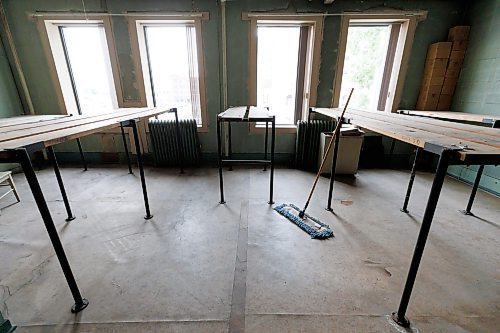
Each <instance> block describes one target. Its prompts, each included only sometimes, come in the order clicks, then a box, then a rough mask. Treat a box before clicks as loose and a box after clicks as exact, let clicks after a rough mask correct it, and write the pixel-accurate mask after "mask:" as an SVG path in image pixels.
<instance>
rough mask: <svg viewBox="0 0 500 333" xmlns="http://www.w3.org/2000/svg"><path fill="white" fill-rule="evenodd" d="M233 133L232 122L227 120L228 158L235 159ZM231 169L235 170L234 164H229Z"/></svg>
mask: <svg viewBox="0 0 500 333" xmlns="http://www.w3.org/2000/svg"><path fill="white" fill-rule="evenodd" d="M232 137H233V135H232V133H231V122H230V121H228V122H227V145H228V156H227V157H228V159H230V160H232V159H233V142H232ZM229 171H233V165H232V164H229Z"/></svg>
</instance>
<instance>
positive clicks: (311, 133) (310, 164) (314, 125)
mask: <svg viewBox="0 0 500 333" xmlns="http://www.w3.org/2000/svg"><path fill="white" fill-rule="evenodd" d="M334 128H335V121H334V120H307V121H305V120H299V121H298V122H297V141H296V143H295V167H296V168H297V169H305V170H309V169H314V170H315V169H316V168H317V164H318V152H319V145H320V139H321V133H322V132H331V131H333V129H334Z"/></svg>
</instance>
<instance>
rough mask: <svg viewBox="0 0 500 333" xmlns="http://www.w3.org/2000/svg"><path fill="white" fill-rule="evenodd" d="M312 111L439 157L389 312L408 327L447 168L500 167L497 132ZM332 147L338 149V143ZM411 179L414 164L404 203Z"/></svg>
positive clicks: (355, 112)
mask: <svg viewBox="0 0 500 333" xmlns="http://www.w3.org/2000/svg"><path fill="white" fill-rule="evenodd" d="M312 111H313V112H316V113H320V114H322V115H325V116H328V117H331V118H337V119H338V120H339V121H345V119H348V121H349V122H351V123H352V124H355V125H358V126H360V127H362V128H365V129H367V130H370V131H373V132H376V133H380V134H383V135H385V136H388V137H391V138H394V139H396V140H400V141H403V142H406V143H409V144H411V145H414V146H416V147H417V154H418V152H419V151H420V150H424V151H428V152H431V153H434V154H436V155H438V156H439V162H438V166H437V170H436V173H435V175H434V181H433V183H432V187H431V191H430V194H429V198H428V200H427V205H426V208H425V212H424V216H423V219H422V224H421V227H420V232H419V235H418V238H417V243H416V245H415V250H414V253H413V257H412V261H411V264H410V268H409V272H408V276H407V279H406V283H405V286H404V289H403V294H402V296H401V301H400V304H399V308H398V310H397V312H394V313H393V319H394V321H395V322H397V323H398V324H400V325H402V326H404V327H409V325H410V322H409V320H408V319H407V318H406V316H405V315H406V310H407V308H408V303H409V301H410V296H411V292H412V289H413V285H414V283H415V278H416V276H417V272H418V267H419V265H420V261H421V259H422V254H423V252H424V248H425V243H426V241H427V237H428V235H429V231H430V227H431V224H432V220H433V217H434V213H435V211H436V207H437V203H438V200H439V195H440V193H441V189H442V187H443V182H444V179H445V176H446V171H447V169H448V166H449V165H464V164H480V165H497V164H500V130H498V129H495V128H487V127H481V126H474V125H468V124H460V123H452V122H448V121H442V120H436V119H427V118H421V117H411V118H410V117H409V116H407V115H401V114H394V113H384V112H371V111H362V110H356V109H348V110H347V112H346V114H345V116H344V119H339V117H340V115H341V110H340V109H326V108H317V109H314V110H312ZM336 145H337V146H338V141H337V143H336ZM336 158H337V156H336V154H335V151H334V156H333V159H334V161H333V163H332V172H331V178H330V193H329V197H328V206H327V209H328V208H329V209H331V193H332V190H333V184H334V179H335V165H336ZM414 177H415V163H414V165H413V168H412V175H411V177H410V182H409V184H408V190H407V195H406V199H405V203H407V200H408V199H409V195H410V192H411V187H412V184H413V179H414ZM403 208H405V206H403ZM402 210H403V209H402Z"/></svg>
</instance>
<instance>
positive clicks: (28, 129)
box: [0, 109, 150, 142]
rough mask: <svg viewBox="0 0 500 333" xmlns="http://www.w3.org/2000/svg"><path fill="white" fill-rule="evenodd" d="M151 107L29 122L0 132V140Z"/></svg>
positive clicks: (133, 114)
mask: <svg viewBox="0 0 500 333" xmlns="http://www.w3.org/2000/svg"><path fill="white" fill-rule="evenodd" d="M148 110H150V109H133V110H126V111H115V112H111V113H107V114H104V115H94V116H72V117H67V118H64V119H56V120H53V121H46V122H43V123H40V124H39V126H36V125H37V124H28V125H25V126H24V127H21V128H18V127H16V129H10V128H9V130H6V131H2V133H1V134H0V142H5V141H9V140H16V139H20V138H23V137H29V136H31V135H33V133H36V134H40V133H48V132H51V131H56V130H61V129H64V128H70V127H75V126H82V125H86V124H90V123H96V122H99V121H106V120H111V119H117V118H120V117H132V118H133V117H134V116H135V115H137V114H140V113H141V112H144V111H148Z"/></svg>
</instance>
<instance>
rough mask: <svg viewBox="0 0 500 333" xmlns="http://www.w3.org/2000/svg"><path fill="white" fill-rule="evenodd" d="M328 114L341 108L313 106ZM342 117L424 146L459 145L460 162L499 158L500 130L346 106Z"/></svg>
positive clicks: (490, 161)
mask: <svg viewBox="0 0 500 333" xmlns="http://www.w3.org/2000/svg"><path fill="white" fill-rule="evenodd" d="M314 111H315V112H318V113H320V114H323V115H327V116H329V117H339V116H340V114H341V110H340V109H326V108H318V109H314ZM345 118H348V119H350V120H351V122H352V123H353V124H355V125H358V126H360V127H362V128H365V129H367V130H371V131H374V132H377V133H380V134H383V135H386V136H389V137H391V138H395V139H397V140H400V141H404V142H407V143H409V144H412V145H415V146H418V147H421V148H424V147H425V146H426V145H429V144H432V145H437V146H440V147H443V148H453V149H460V150H458V151H457V153H456V157H457V158H458V159H459V160H460V161H461V162H463V163H470V164H497V163H499V162H500V130H498V129H492V128H485V127H481V126H474V125H467V124H457V123H450V122H447V121H442V120H437V119H426V118H417V117H415V118H410V117H408V116H405V115H400V114H394V113H385V112H374V111H363V110H356V109H348V110H347V112H346V114H345Z"/></svg>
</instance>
